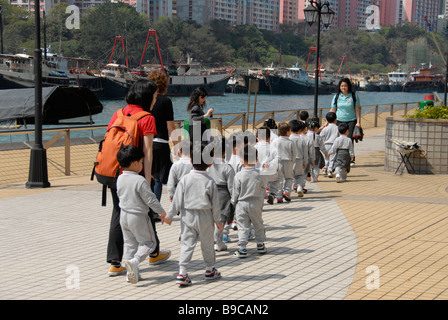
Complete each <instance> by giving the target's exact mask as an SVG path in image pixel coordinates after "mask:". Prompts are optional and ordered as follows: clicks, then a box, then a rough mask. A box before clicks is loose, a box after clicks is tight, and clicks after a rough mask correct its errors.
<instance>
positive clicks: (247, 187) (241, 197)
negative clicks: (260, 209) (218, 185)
mask: <svg viewBox="0 0 448 320" xmlns="http://www.w3.org/2000/svg"><path fill="white" fill-rule="evenodd" d="M268 179H269V178H268V177H267V176H264V175H261V174H260V172H259V171H258V170H256V169H255V168H254V167H243V168H242V169H241V171H240V172H238V173H237V174H236V175H235V179H234V180H233V194H232V204H233V205H236V204H237V203H238V201H258V200H261V201H262V200H263V199H264V194H265V192H266V187H267V182H268Z"/></svg>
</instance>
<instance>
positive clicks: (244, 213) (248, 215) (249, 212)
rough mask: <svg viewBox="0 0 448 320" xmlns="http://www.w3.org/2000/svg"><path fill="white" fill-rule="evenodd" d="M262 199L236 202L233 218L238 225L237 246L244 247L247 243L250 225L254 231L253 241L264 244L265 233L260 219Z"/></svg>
mask: <svg viewBox="0 0 448 320" xmlns="http://www.w3.org/2000/svg"><path fill="white" fill-rule="evenodd" d="M262 211H263V198H261V199H257V200H256V201H238V202H237V204H236V207H235V218H236V222H237V224H238V245H239V246H244V247H245V246H246V245H247V243H248V237H249V232H250V229H251V224H252V225H253V227H254V230H255V240H256V241H257V242H264V241H265V240H266V232H265V229H264V225H263V218H262Z"/></svg>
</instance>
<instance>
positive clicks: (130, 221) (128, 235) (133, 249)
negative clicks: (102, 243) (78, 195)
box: [117, 145, 166, 284]
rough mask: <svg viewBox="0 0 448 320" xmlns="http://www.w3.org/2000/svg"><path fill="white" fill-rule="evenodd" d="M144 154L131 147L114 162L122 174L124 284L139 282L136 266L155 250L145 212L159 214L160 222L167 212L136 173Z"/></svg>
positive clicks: (120, 153) (120, 182)
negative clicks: (151, 211) (126, 282)
mask: <svg viewBox="0 0 448 320" xmlns="http://www.w3.org/2000/svg"><path fill="white" fill-rule="evenodd" d="M144 158H145V154H144V153H143V151H142V150H141V149H139V148H138V147H135V146H133V145H129V146H124V147H122V148H121V149H120V150H119V151H118V153H117V160H118V163H119V164H120V166H121V168H122V170H123V173H122V174H121V175H120V176H119V177H118V179H117V195H118V198H119V199H120V209H121V214H120V225H121V229H122V231H123V239H124V249H125V250H124V252H125V266H126V270H127V276H126V278H127V281H129V282H130V283H133V284H135V283H137V282H138V281H139V280H140V275H139V264H140V263H141V262H143V261H144V260H145V259H146V257H147V256H148V255H149V254H150V253H152V252H154V250H156V249H157V241H156V236H155V232H154V229H153V228H152V223H150V217H149V215H148V211H149V209H150V208H151V209H152V210H153V211H154V212H155V213H156V214H157V215H160V217H161V220H162V223H163V221H164V219H165V216H166V213H165V210H164V209H163V207H162V206H161V204H160V202H159V201H158V200H157V198H156V196H155V195H154V193H153V192H152V190H151V185H150V184H149V182H148V181H147V180H146V179H145V177H143V176H141V175H140V174H139V173H140V172H141V171H142V169H143V159H144Z"/></svg>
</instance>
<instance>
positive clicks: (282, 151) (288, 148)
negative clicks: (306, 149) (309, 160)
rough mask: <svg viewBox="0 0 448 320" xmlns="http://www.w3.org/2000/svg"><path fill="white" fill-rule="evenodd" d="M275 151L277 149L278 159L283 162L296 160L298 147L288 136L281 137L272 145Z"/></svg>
mask: <svg viewBox="0 0 448 320" xmlns="http://www.w3.org/2000/svg"><path fill="white" fill-rule="evenodd" d="M271 146H272V148H273V149H277V153H278V159H279V160H280V161H281V160H291V161H294V160H296V154H297V151H296V147H295V146H294V143H293V142H292V141H291V140H290V139H289V137H286V136H279V137H278V138H277V139H275V140H274V142H272V144H271Z"/></svg>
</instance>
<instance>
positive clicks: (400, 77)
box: [387, 69, 409, 92]
mask: <svg viewBox="0 0 448 320" xmlns="http://www.w3.org/2000/svg"><path fill="white" fill-rule="evenodd" d="M387 75H388V77H389V88H390V91H391V92H401V91H403V86H404V84H405V82H406V80H407V79H408V76H409V74H408V73H407V72H404V71H402V70H400V69H398V70H396V71H392V72H389V73H388V74H387Z"/></svg>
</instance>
